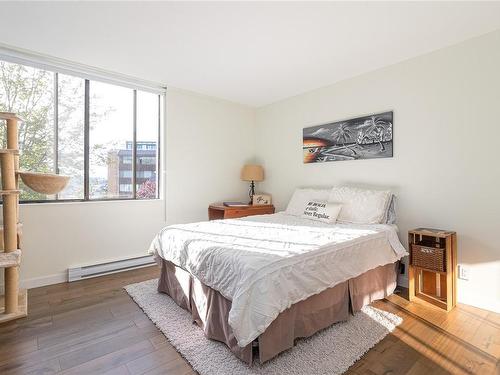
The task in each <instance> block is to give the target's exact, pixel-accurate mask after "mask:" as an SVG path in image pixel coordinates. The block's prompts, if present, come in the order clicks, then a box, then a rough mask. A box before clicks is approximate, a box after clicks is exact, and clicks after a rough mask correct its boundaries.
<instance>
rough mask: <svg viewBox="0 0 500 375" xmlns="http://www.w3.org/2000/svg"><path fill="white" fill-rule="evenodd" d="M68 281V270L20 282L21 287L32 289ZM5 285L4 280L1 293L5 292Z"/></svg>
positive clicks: (0, 289)
mask: <svg viewBox="0 0 500 375" xmlns="http://www.w3.org/2000/svg"><path fill="white" fill-rule="evenodd" d="M67 281H68V275H67V273H66V272H61V273H57V274H54V275H47V276H40V277H32V278H30V279H23V280H21V282H20V283H19V286H20V288H21V289H32V288H38V287H41V286H47V285H52V284H59V283H65V282H67ZM4 291H5V289H4V285H3V280H2V284H1V285H0V293H4Z"/></svg>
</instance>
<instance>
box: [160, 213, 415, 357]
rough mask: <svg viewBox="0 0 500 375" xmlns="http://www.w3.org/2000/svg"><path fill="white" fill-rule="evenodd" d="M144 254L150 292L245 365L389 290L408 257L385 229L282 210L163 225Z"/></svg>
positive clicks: (271, 354)
mask: <svg viewBox="0 0 500 375" xmlns="http://www.w3.org/2000/svg"><path fill="white" fill-rule="evenodd" d="M151 251H152V252H153V253H154V254H155V256H156V259H157V261H158V263H159V264H160V266H161V275H160V279H159V283H158V291H159V292H162V293H166V294H168V295H169V296H170V297H171V298H172V299H173V300H174V301H175V302H176V303H177V304H178V305H179V306H181V307H182V308H184V309H186V310H187V311H189V312H190V313H191V314H192V318H193V321H194V322H196V323H197V324H198V325H199V326H200V327H201V329H203V331H204V333H205V336H207V337H208V338H211V339H214V340H218V341H221V342H223V343H225V344H226V345H227V346H228V348H229V349H230V350H231V351H232V352H233V353H234V354H235V355H236V356H237V357H238V358H240V359H241V360H243V361H244V362H246V363H248V364H252V361H253V360H254V359H255V358H258V360H259V361H260V362H261V363H263V362H265V361H268V360H270V359H271V358H273V357H274V356H276V355H278V354H279V353H280V352H282V351H284V350H287V349H289V348H291V347H292V346H293V345H294V341H295V340H296V339H297V338H300V337H308V336H311V335H312V334H314V333H315V332H317V331H319V330H321V329H324V328H326V327H328V326H330V325H331V324H333V323H336V322H339V321H345V320H347V319H348V316H349V314H350V313H354V312H356V311H359V310H360V309H361V308H362V307H363V306H365V305H367V304H369V303H370V302H372V301H374V300H377V299H381V298H384V297H386V296H388V295H390V294H392V292H393V291H394V289H395V287H396V277H397V263H398V261H399V260H400V259H401V258H402V257H403V256H405V255H407V253H406V250H405V249H404V248H403V246H402V245H401V243H400V242H399V239H398V236H397V228H396V227H395V226H394V225H391V224H354V223H340V224H338V223H337V224H330V223H325V222H322V221H316V220H310V219H308V218H304V217H301V216H297V215H294V214H291V213H290V212H279V213H276V214H271V215H261V216H251V217H246V218H241V219H230V220H216V221H210V222H199V223H191V224H181V225H172V226H168V227H165V228H164V229H162V230H161V231H160V233H159V234H158V235H157V236H156V238H155V239H154V241H153V243H152V246H151Z"/></svg>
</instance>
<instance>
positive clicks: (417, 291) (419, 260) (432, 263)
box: [408, 228, 457, 311]
mask: <svg viewBox="0 0 500 375" xmlns="http://www.w3.org/2000/svg"><path fill="white" fill-rule="evenodd" d="M408 243H409V248H410V265H409V267H408V281H409V285H408V289H409V299H410V301H411V300H413V299H414V298H420V299H423V300H424V301H427V302H429V303H432V304H433V305H436V306H438V307H440V308H442V309H444V310H446V311H450V310H451V309H452V308H454V307H455V305H456V303H457V234H456V233H455V232H452V231H446V230H440V229H431V228H418V229H414V230H411V231H409V232H408Z"/></svg>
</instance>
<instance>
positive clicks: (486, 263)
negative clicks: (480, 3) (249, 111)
mask: <svg viewBox="0 0 500 375" xmlns="http://www.w3.org/2000/svg"><path fill="white" fill-rule="evenodd" d="M499 67H500V32H495V33H492V34H488V35H486V36H483V37H480V38H477V39H474V40H470V41H467V42H465V43H462V44H459V45H456V46H453V47H450V48H446V49H443V50H440V51H437V52H434V53H431V54H428V55H425V56H422V57H419V58H415V59H412V60H409V61H406V62H403V63H400V64H397V65H393V66H390V67H387V68H384V69H381V70H378V71H375V72H372V73H369V74H365V75H362V76H359V77H356V78H353V79H349V80H346V81H343V82H340V83H337V84H334V85H332V86H328V87H325V88H322V89H319V90H315V91H312V92H309V93H306V94H303V95H299V96H296V97H293V98H289V99H287V100H284V101H281V102H278V103H275V104H272V105H269V106H266V107H263V108H260V109H259V110H258V111H257V114H256V145H257V156H258V160H259V161H260V162H262V163H263V165H264V166H265V170H266V180H265V182H264V183H263V185H262V190H265V191H267V192H269V193H272V195H273V198H274V202H275V204H276V205H277V207H278V208H279V209H283V208H285V205H286V202H287V201H288V199H289V198H290V196H291V194H292V192H293V189H294V188H295V187H297V186H314V185H318V186H320V185H322V186H329V185H334V184H353V185H368V186H375V187H390V188H392V189H393V190H394V191H395V192H396V193H397V195H398V210H397V211H398V212H397V213H398V217H399V227H400V231H401V232H400V237H401V240H402V242H403V243H406V233H407V231H408V230H409V229H411V228H414V227H418V226H429V227H438V228H444V229H451V230H455V231H457V232H458V257H459V263H462V264H465V265H467V266H468V267H469V269H470V279H469V281H463V280H459V283H458V299H459V302H463V303H467V304H471V305H476V306H479V307H485V308H489V309H492V310H496V311H500V242H499V240H498V239H499V236H498V234H499V233H498V232H499V231H500V198H499V191H500V190H499V185H500V166H499V160H500V159H499V147H500V120H499V119H500V115H499V110H500V68H499ZM385 110H393V111H394V157H393V158H390V159H372V160H357V161H342V162H330V163H318V164H303V163H302V128H304V127H307V126H312V125H318V124H322V123H327V122H331V121H335V120H342V119H348V118H352V117H355V116H359V115H364V114H370V113H376V112H381V111H385Z"/></svg>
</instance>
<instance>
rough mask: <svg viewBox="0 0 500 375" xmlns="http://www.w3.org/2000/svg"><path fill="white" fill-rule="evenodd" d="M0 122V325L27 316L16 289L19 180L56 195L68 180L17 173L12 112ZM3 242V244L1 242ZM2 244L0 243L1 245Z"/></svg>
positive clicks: (23, 294)
mask: <svg viewBox="0 0 500 375" xmlns="http://www.w3.org/2000/svg"><path fill="white" fill-rule="evenodd" d="M0 120H5V121H6V123H7V148H6V149H0V170H1V173H2V179H1V180H2V190H0V195H1V196H2V201H3V202H2V209H3V225H2V226H1V227H0V231H1V235H0V245H1V246H0V267H1V268H4V269H5V273H4V290H5V293H4V296H3V298H2V299H1V300H0V323H2V322H6V321H9V320H13V319H18V318H21V317H24V316H26V315H27V313H28V295H27V292H26V290H20V289H19V265H20V263H21V231H22V225H21V223H19V221H18V218H19V193H20V190H19V177H21V179H22V180H23V182H24V183H25V185H26V186H28V187H29V188H31V189H32V190H34V191H36V192H39V193H43V194H57V193H58V192H60V191H61V190H62V189H64V187H65V186H66V184H67V183H68V180H69V177H66V176H59V175H54V174H46V173H30V172H21V171H19V144H18V122H19V121H22V119H21V118H20V117H18V116H17V115H16V114H15V113H8V112H0ZM2 239H3V241H1V240H2ZM2 242H3V243H2Z"/></svg>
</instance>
